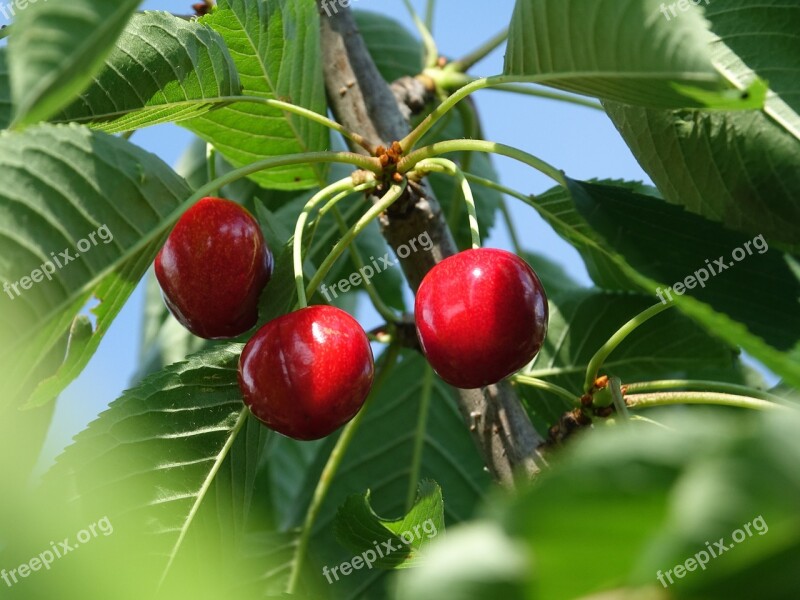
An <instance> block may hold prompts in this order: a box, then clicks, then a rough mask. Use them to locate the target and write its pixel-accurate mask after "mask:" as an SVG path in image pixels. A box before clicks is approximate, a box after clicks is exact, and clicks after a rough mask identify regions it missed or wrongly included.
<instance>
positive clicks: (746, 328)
mask: <svg viewBox="0 0 800 600" xmlns="http://www.w3.org/2000/svg"><path fill="white" fill-rule="evenodd" d="M569 186H570V189H569V192H567V191H564V190H561V189H556V190H553V191H551V192H548V193H547V194H545V195H543V196H541V197H539V198H538V199H537V200H536V201H535V202H531V205H532V206H533V207H534V208H536V209H537V210H539V211H540V212H541V213H542V215H543V216H545V218H549V219H550V222H551V223H553V224H554V227H555V228H556V231H557V232H558V233H559V234H560V235H562V237H564V238H565V239H567V241H569V242H570V243H572V244H573V245H574V246H575V247H576V248H577V249H578V251H579V252H580V253H581V255H582V256H583V257H584V259H585V260H586V262H587V267H589V271H590V274H592V277H593V278H594V279H595V281H596V282H597V283H598V284H599V285H601V286H602V287H604V288H607V289H622V290H639V291H645V292H647V293H651V294H653V299H654V300H657V299H658V297H657V296H656V293H657V291H658V290H659V288H661V289H662V290H663V289H664V288H666V287H669V286H672V285H673V283H674V282H676V281H682V280H685V278H686V277H688V276H690V275H693V274H694V272H695V271H696V270H699V269H701V268H704V267H707V263H706V262H705V261H706V260H709V261H716V260H717V259H718V257H720V256H722V257H727V258H726V259H725V260H726V261H730V257H731V256H732V253H733V252H734V251H735V250H736V249H738V248H744V247H745V245H746V244H747V243H748V242H750V248H751V251H752V252H753V254H752V255H751V256H747V257H746V259H745V260H743V261H742V262H738V263H735V266H734V267H732V268H731V267H729V268H728V269H727V270H726V271H725V272H724V273H722V274H720V275H717V276H716V277H714V278H713V279H711V278H710V281H709V283H708V284H707V285H706V287H705V288H704V289H700V290H699V292H698V289H697V288H695V289H694V290H691V291H690V293H691V295H689V294H685V295H682V296H681V295H675V294H673V298H674V301H675V303H676V305H677V306H678V308H679V309H680V310H681V311H682V312H684V313H685V314H687V315H689V316H691V317H692V318H694V319H695V320H696V321H698V322H699V323H701V324H702V325H703V326H704V327H706V329H708V330H709V331H710V332H712V333H713V334H714V335H715V336H717V337H719V338H720V339H722V340H724V341H726V342H727V343H729V344H731V345H734V346H741V347H742V348H743V349H744V350H746V351H747V352H749V353H750V354H751V355H752V356H753V357H754V358H756V359H757V360H760V361H761V362H763V363H764V364H765V365H766V366H767V367H768V368H770V369H771V370H773V371H774V372H775V373H777V374H779V375H781V376H783V377H785V378H786V379H787V381H789V382H790V383H792V384H794V385H800V367H798V360H797V358H800V349H799V348H800V346H798V345H797V343H796V336H797V335H798V331H800V329H799V328H798V327H797V326H796V325H794V324H795V323H796V322H797V319H798V313H797V310H796V303H797V297H798V294H797V291H796V290H797V286H798V279H797V278H796V277H795V275H794V273H793V272H792V270H791V268H790V267H789V266H788V264H787V259H786V257H785V256H783V255H781V253H780V251H779V250H777V249H772V250H771V251H769V252H767V253H765V254H763V255H760V254H758V253H757V249H758V246H757V245H754V243H753V240H750V239H748V238H746V237H744V236H742V235H740V234H736V233H734V232H731V231H728V230H725V229H723V228H722V227H721V226H720V225H718V224H716V223H713V222H711V221H706V220H704V219H702V218H701V217H697V216H695V215H691V214H689V213H686V212H684V211H682V210H680V209H678V208H676V207H674V206H671V205H669V204H666V203H665V202H663V201H660V200H658V199H655V198H653V197H651V196H645V195H641V194H635V193H633V192H631V191H630V190H628V189H626V188H622V187H618V186H608V185H601V184H593V183H586V182H575V181H572V180H569ZM571 203H574V204H573V205H572V206H571V207H570V204H571ZM555 209H557V210H558V212H555ZM581 215H584V216H585V217H586V218H584V216H581ZM653 240H659V241H660V243H661V246H657V247H654V246H653ZM664 248H668V249H669V254H666V253H664V251H663V250H664ZM742 290H747V302H743V301H741V298H742ZM737 299H739V300H737ZM776 311H777V313H776ZM776 314H780V315H781V316H782V318H783V317H785V318H786V319H787V320H786V321H781V327H777V326H776V325H775V323H776V322H777V321H775V320H772V321H771V322H770V321H768V320H767V319H765V315H771V316H772V317H774V316H775V315H776ZM762 336H764V337H762Z"/></svg>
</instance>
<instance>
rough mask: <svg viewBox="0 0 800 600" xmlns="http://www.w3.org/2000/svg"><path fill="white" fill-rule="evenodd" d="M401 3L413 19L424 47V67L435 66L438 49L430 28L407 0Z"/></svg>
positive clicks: (437, 58)
mask: <svg viewBox="0 0 800 600" xmlns="http://www.w3.org/2000/svg"><path fill="white" fill-rule="evenodd" d="M403 4H405V5H406V9H407V10H408V14H410V15H411V20H412V21H414V25H415V26H416V28H417V31H418V32H419V35H420V37H421V38H422V44H423V46H424V47H425V68H426V69H429V68H432V67H435V66H436V63H437V61H438V60H439V49H438V48H437V47H436V40H435V39H433V35H431V30H430V29H429V28H428V26H427V25H426V24H425V22H424V21H423V20H422V19H420V18H419V15H418V14H417V11H416V10H414V7H413V6H412V4H411V2H410V1H409V0H403Z"/></svg>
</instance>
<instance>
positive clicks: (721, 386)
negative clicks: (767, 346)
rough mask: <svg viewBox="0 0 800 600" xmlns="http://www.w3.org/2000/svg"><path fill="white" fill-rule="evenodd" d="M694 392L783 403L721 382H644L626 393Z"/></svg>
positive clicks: (628, 387) (626, 389)
mask: <svg viewBox="0 0 800 600" xmlns="http://www.w3.org/2000/svg"><path fill="white" fill-rule="evenodd" d="M678 390H681V391H693V392H719V393H723V394H733V395H737V396H749V397H752V398H760V399H761V400H769V401H770V402H783V401H784V400H783V398H781V397H780V396H775V395H774V394H770V393H769V392H765V391H763V390H756V389H753V388H750V387H747V386H746V385H737V384H735V383H724V382H721V381H700V380H698V381H693V380H691V379H665V380H661V381H642V382H635V383H626V384H625V392H626V393H628V394H641V393H647V392H662V391H678Z"/></svg>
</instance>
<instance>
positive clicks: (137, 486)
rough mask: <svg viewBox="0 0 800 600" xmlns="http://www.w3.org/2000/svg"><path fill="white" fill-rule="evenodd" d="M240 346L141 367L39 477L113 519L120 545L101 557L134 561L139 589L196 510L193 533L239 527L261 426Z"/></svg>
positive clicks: (241, 530)
mask: <svg viewBox="0 0 800 600" xmlns="http://www.w3.org/2000/svg"><path fill="white" fill-rule="evenodd" d="M241 349H242V346H241V344H229V345H227V346H224V347H219V348H212V349H209V350H204V351H202V352H200V353H199V354H196V355H194V356H192V357H190V358H189V359H188V360H187V361H186V362H183V363H178V364H175V365H172V366H170V367H167V368H166V369H164V370H162V371H160V372H158V373H155V374H153V375H150V376H148V377H147V378H146V379H145V380H144V381H142V382H141V383H140V384H139V385H138V386H137V387H136V388H134V389H131V390H129V391H127V392H126V393H125V394H124V395H123V396H122V397H121V398H119V399H118V400H116V401H114V402H113V403H112V404H111V405H110V406H109V409H108V410H107V411H105V412H104V413H102V414H101V415H100V416H99V417H98V419H97V420H96V421H94V422H93V423H92V424H91V425H90V426H89V427H88V428H87V429H86V430H85V431H83V432H82V433H80V434H79V435H78V436H77V437H76V438H75V442H74V443H73V445H71V446H70V447H69V448H67V450H66V451H65V452H64V454H63V455H62V456H61V457H59V459H58V462H57V464H56V466H55V467H54V468H53V469H52V471H51V472H50V473H49V474H48V484H49V485H63V484H65V483H66V484H69V485H70V486H71V487H72V488H73V489H74V495H73V497H71V498H70V502H72V503H76V504H77V505H78V506H80V507H81V510H82V511H86V512H87V513H91V512H92V511H93V510H98V509H100V508H102V511H103V512H104V514H106V515H107V516H108V517H109V518H110V520H111V521H112V522H113V523H114V524H115V527H116V528H117V529H118V530H119V534H120V536H121V537H122V538H124V540H125V541H126V542H127V545H126V544H122V547H117V551H118V552H121V553H120V554H114V555H112V557H110V560H113V561H121V560H126V559H127V558H130V560H131V561H132V562H133V564H136V565H143V566H144V568H145V572H144V573H143V577H142V581H141V583H142V584H144V587H143V588H140V589H145V588H146V587H150V586H154V585H155V584H156V583H157V582H158V576H159V575H161V574H162V573H164V572H165V571H168V570H169V568H170V567H171V566H172V565H173V563H175V561H176V559H178V557H179V555H181V553H182V551H183V544H184V542H185V540H187V539H189V538H190V537H191V536H192V535H194V528H196V527H198V526H199V523H198V521H196V519H200V518H202V519H203V525H202V531H203V534H202V535H203V536H209V535H213V536H215V537H218V538H219V539H221V540H233V539H239V540H243V538H244V535H245V534H246V533H247V530H248V525H247V524H248V522H249V512H250V510H251V507H252V506H253V501H254V498H253V489H254V487H253V486H254V483H255V478H256V468H257V466H258V463H259V461H260V459H261V455H262V453H263V450H264V448H265V447H266V446H265V444H266V443H267V439H268V437H269V431H268V430H267V429H266V428H265V427H263V426H262V425H261V424H260V423H259V422H258V421H257V420H256V419H255V418H253V417H251V416H249V412H248V411H247V410H246V408H245V407H244V405H243V404H242V400H241V393H240V391H239V387H238V384H237V365H238V359H239V354H240V353H241ZM132 540H134V541H132ZM131 543H133V547H134V548H136V551H135V553H134V555H132V556H130V557H128V556H127V554H128V552H127V551H128V550H129V549H130V548H131V546H130V544H131ZM231 543H232V542H231ZM234 545H235V544H234ZM123 548H124V550H125V551H124V552H122V550H123ZM129 575H130V573H129Z"/></svg>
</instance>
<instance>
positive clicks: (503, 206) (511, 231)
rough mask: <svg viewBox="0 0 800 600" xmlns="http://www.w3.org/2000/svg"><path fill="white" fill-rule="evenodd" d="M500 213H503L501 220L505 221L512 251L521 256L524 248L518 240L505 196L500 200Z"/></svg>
mask: <svg viewBox="0 0 800 600" xmlns="http://www.w3.org/2000/svg"><path fill="white" fill-rule="evenodd" d="M500 213H501V214H502V215H503V220H504V221H505V223H506V229H508V235H509V237H510V238H511V245H512V246H513V247H514V252H516V253H517V255H518V256H523V255H524V254H525V249H524V248H523V247H522V244H521V243H520V241H519V235H518V234H517V228H516V226H515V225H514V220H513V219H512V218H511V211H510V210H509V209H508V202H506V199H505V198H503V199H502V200H501V201H500Z"/></svg>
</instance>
